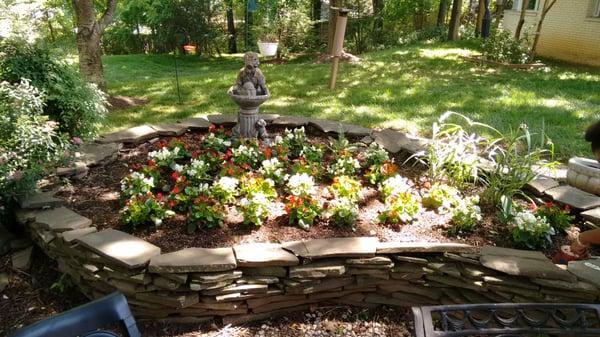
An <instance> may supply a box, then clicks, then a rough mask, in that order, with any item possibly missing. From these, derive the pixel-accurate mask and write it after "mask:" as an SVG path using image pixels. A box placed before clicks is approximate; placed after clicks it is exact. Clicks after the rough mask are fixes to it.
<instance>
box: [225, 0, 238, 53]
mask: <svg viewBox="0 0 600 337" xmlns="http://www.w3.org/2000/svg"><path fill="white" fill-rule="evenodd" d="M225 6H226V12H227V34H228V35H229V53H230V54H234V53H237V42H236V41H237V36H236V35H237V32H236V30H235V18H234V17H233V0H226V1H225Z"/></svg>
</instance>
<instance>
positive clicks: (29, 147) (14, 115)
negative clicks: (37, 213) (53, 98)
mask: <svg viewBox="0 0 600 337" xmlns="http://www.w3.org/2000/svg"><path fill="white" fill-rule="evenodd" d="M42 107H43V95H42V94H41V93H40V92H39V90H37V89H36V88H35V87H33V86H31V85H30V84H29V82H28V81H26V80H23V81H22V82H20V83H18V84H10V83H8V82H6V81H3V82H0V196H1V197H2V198H3V199H5V201H6V200H7V198H9V197H10V196H13V195H19V194H27V193H28V192H29V191H31V190H32V189H33V188H34V187H35V183H36V182H37V180H38V179H39V178H40V177H42V175H43V173H44V171H45V169H46V168H49V167H52V166H53V165H55V164H57V163H58V162H59V161H60V160H61V159H63V158H64V155H65V151H66V150H67V148H68V143H67V141H66V139H65V138H64V137H63V136H61V135H60V134H59V133H58V132H57V124H56V123H55V122H52V121H49V120H48V117H47V116H44V115H43V111H42Z"/></svg>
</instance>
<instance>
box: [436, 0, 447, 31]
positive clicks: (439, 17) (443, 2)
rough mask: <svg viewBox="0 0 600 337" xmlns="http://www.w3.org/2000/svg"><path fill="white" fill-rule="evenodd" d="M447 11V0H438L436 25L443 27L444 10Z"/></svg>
mask: <svg viewBox="0 0 600 337" xmlns="http://www.w3.org/2000/svg"><path fill="white" fill-rule="evenodd" d="M447 11H448V0H440V6H439V8H438V14H437V25H438V26H439V27H443V26H444V25H445V24H446V12H447Z"/></svg>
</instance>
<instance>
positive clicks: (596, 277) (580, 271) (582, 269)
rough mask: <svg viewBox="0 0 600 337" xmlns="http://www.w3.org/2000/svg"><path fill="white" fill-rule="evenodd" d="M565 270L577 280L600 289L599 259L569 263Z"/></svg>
mask: <svg viewBox="0 0 600 337" xmlns="http://www.w3.org/2000/svg"><path fill="white" fill-rule="evenodd" d="M567 270H568V271H570V272H571V273H573V274H575V275H576V276H577V277H578V278H580V279H582V280H584V281H588V282H590V283H592V284H593V285H595V286H597V287H600V259H592V260H582V261H570V262H569V265H568V267H567Z"/></svg>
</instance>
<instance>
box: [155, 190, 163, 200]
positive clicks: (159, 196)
mask: <svg viewBox="0 0 600 337" xmlns="http://www.w3.org/2000/svg"><path fill="white" fill-rule="evenodd" d="M162 198H163V195H162V193H160V192H158V193H156V200H158V201H161V200H162Z"/></svg>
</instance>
